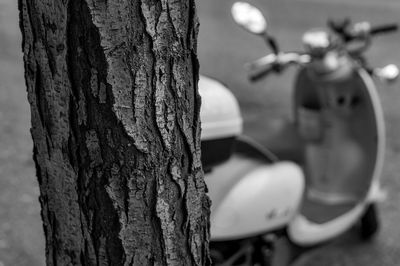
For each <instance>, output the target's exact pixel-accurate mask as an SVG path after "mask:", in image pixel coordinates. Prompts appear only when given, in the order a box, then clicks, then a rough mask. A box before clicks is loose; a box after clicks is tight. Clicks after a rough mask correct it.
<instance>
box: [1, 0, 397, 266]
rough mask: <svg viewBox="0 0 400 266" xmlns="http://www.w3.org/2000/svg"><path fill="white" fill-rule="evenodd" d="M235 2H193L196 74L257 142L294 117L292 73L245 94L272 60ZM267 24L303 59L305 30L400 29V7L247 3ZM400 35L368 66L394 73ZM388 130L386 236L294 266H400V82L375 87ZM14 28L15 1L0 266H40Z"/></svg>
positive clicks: (7, 1) (5, 94)
mask: <svg viewBox="0 0 400 266" xmlns="http://www.w3.org/2000/svg"><path fill="white" fill-rule="evenodd" d="M233 2H234V1H232V0H225V1H222V0H220V1H216V0H198V1H197V8H198V16H199V18H200V23H201V26H200V35H199V47H198V54H199V60H200V64H201V67H200V72H201V73H202V74H204V75H207V76H210V77H213V78H216V79H218V80H220V81H222V82H223V83H224V84H226V85H227V86H228V87H229V88H230V89H231V90H232V92H233V93H234V94H235V96H236V97H237V98H238V100H239V103H240V105H241V109H242V115H243V117H244V121H245V124H244V126H245V133H246V134H247V135H250V136H251V137H254V138H255V139H257V140H258V141H260V142H265V141H266V136H267V135H268V134H269V132H271V130H272V129H273V128H274V127H275V126H276V125H278V124H279V123H280V122H279V121H280V119H281V118H282V117H287V118H290V116H291V95H292V88H291V86H292V83H293V77H294V74H295V69H291V70H289V71H287V72H285V74H284V75H281V76H276V75H271V76H269V77H268V78H267V79H265V80H262V81H260V82H257V83H255V84H250V82H248V80H247V76H246V72H245V69H244V68H243V65H244V64H245V63H246V62H250V61H252V60H255V59H257V58H259V57H261V56H263V55H265V54H266V53H269V50H268V49H267V47H266V46H265V45H264V43H263V41H262V40H261V39H260V38H258V37H256V36H252V35H251V34H249V33H247V32H245V31H244V30H242V29H241V28H239V27H238V26H236V25H235V23H234V22H233V20H232V19H231V17H230V7H231V5H232V3H233ZM250 2H251V3H253V4H255V5H256V6H258V7H260V8H261V9H262V10H263V11H264V13H265V14H266V15H267V17H268V22H269V32H270V33H271V34H272V35H274V36H275V37H276V38H277V40H278V41H279V44H280V46H281V49H282V50H285V51H290V50H301V48H302V47H301V36H302V34H303V33H304V31H306V30H307V29H309V28H314V27H324V26H325V25H326V21H327V19H329V18H339V19H340V18H345V17H350V18H351V19H352V21H354V22H358V21H364V20H368V21H370V22H371V23H372V24H381V23H387V22H400V2H399V1H398V0H251V1H250ZM399 48H400V32H399V33H395V34H391V35H386V36H380V37H378V38H376V39H375V41H374V43H373V45H372V47H371V49H370V50H369V51H368V54H367V55H368V58H369V59H370V62H371V65H372V66H377V67H379V66H383V65H386V64H388V63H394V64H397V65H400V50H399ZM377 85H378V90H379V94H380V96H381V100H382V105H383V108H384V112H385V119H386V125H387V148H388V149H387V152H386V161H385V165H384V171H383V185H384V187H385V188H386V189H387V191H388V198H387V200H386V201H385V202H383V203H381V204H380V209H379V210H380V216H381V221H382V225H381V226H382V228H381V231H380V233H379V234H378V235H377V236H376V238H375V239H374V240H373V241H371V242H368V243H363V242H361V241H360V240H359V239H358V238H357V237H356V235H355V234H352V232H349V233H347V234H346V235H345V236H343V237H342V238H340V239H339V240H338V241H335V242H333V243H330V244H329V245H326V246H323V247H319V248H317V249H315V250H313V251H311V252H309V253H308V254H306V256H304V257H303V258H301V259H300V261H299V265H300V264H301V265H320V266H321V265H327V266H328V265H335V266H338V265H393V266H395V265H399V262H400V231H399V230H398V228H399V227H398V225H397V223H398V222H399V221H400V193H399V191H400V177H399V173H400V164H399V162H400V138H399V137H398V135H399V134H398V132H400V131H399V129H400V105H399V102H400V82H398V83H397V84H396V83H395V84H392V85H387V84H382V83H380V82H377ZM29 128H30V111H29V105H28V102H27V98H26V90H25V83H24V77H23V64H22V54H21V36H20V31H19V27H18V11H17V1H15V0H0V266H8V265H13V266H14V265H15V266H19V265H21V266H22V265H32V266H39V265H44V238H43V230H42V225H41V220H40V207H39V203H38V195H39V192H38V187H37V182H36V177H35V169H34V164H33V161H32V152H31V151H32V140H31V137H30V134H29Z"/></svg>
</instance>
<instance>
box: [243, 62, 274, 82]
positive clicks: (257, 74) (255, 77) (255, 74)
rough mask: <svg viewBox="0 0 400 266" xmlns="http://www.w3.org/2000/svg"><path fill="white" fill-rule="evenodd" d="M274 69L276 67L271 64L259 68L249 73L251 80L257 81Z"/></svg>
mask: <svg viewBox="0 0 400 266" xmlns="http://www.w3.org/2000/svg"><path fill="white" fill-rule="evenodd" d="M272 71H274V67H273V66H272V65H269V66H268V67H265V68H263V69H258V70H257V71H254V72H253V73H249V80H250V81H251V82H256V81H258V80H260V79H261V78H263V77H264V76H266V75H268V74H269V73H270V72H272Z"/></svg>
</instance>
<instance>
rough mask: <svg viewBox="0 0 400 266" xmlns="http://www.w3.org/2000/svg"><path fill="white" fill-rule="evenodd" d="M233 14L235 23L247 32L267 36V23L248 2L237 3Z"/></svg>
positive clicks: (234, 5)
mask: <svg viewBox="0 0 400 266" xmlns="http://www.w3.org/2000/svg"><path fill="white" fill-rule="evenodd" d="M231 12H232V17H233V19H234V20H235V22H236V23H237V24H238V25H240V26H241V27H243V28H244V29H246V30H247V31H249V32H251V33H253V34H257V35H264V34H266V31H267V21H266V20H265V17H264V15H263V14H262V12H261V11H260V10H259V9H258V8H257V7H255V6H252V5H250V4H249V3H246V2H236V3H234V4H233V6H232V9H231Z"/></svg>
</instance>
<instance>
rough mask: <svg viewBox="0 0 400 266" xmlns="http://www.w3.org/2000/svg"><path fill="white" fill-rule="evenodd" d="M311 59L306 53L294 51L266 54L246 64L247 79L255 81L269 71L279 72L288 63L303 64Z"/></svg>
mask: <svg viewBox="0 0 400 266" xmlns="http://www.w3.org/2000/svg"><path fill="white" fill-rule="evenodd" d="M310 61H311V57H310V56H309V55H307V54H300V53H296V52H290V53H279V54H269V55H266V56H264V57H262V58H260V59H258V60H256V61H254V62H252V63H249V64H247V65H246V68H247V70H248V72H249V80H250V81H252V82H255V81H257V80H259V79H261V78H263V77H264V76H266V75H268V74H270V73H271V72H280V71H282V70H283V69H284V68H285V67H286V66H288V65H290V64H297V65H303V64H307V63H309V62H310Z"/></svg>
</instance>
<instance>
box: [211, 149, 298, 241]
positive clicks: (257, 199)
mask: <svg viewBox="0 0 400 266" xmlns="http://www.w3.org/2000/svg"><path fill="white" fill-rule="evenodd" d="M256 153H257V151H256ZM253 154H255V153H253ZM205 181H206V183H207V186H208V189H209V196H210V198H211V201H212V205H211V240H212V241H223V240H235V239H241V238H246V237H250V236H254V235H259V234H263V233H265V232H269V231H273V230H275V229H278V228H283V227H285V226H286V225H287V224H288V222H289V221H290V220H292V219H293V217H294V216H295V214H296V213H297V211H298V208H299V203H300V202H301V198H302V195H303V193H304V177H303V174H302V171H301V169H300V167H298V166H297V165H296V164H294V163H291V162H277V163H271V162H270V161H267V160H266V159H262V157H260V156H252V155H251V153H247V154H245V153H241V152H237V151H236V152H235V153H234V154H233V155H232V156H231V158H230V159H229V160H228V161H226V162H225V163H223V164H220V165H218V166H216V167H214V168H213V170H212V171H211V172H209V173H207V174H206V175H205Z"/></svg>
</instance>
